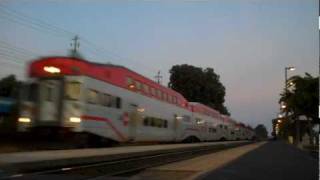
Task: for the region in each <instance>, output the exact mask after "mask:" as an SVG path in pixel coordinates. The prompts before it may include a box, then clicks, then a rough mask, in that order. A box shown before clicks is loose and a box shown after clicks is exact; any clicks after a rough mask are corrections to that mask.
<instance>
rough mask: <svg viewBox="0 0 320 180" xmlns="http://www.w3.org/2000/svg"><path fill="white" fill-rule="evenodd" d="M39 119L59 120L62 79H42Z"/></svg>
mask: <svg viewBox="0 0 320 180" xmlns="http://www.w3.org/2000/svg"><path fill="white" fill-rule="evenodd" d="M39 88H40V91H39V93H40V94H39V121H41V122H48V123H50V122H58V121H59V115H60V114H61V112H60V110H61V104H60V102H61V101H62V99H61V98H62V96H61V93H62V91H61V89H62V80H40V84H39Z"/></svg>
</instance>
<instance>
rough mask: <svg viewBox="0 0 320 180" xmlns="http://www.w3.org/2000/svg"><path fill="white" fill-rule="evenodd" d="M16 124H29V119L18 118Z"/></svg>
mask: <svg viewBox="0 0 320 180" xmlns="http://www.w3.org/2000/svg"><path fill="white" fill-rule="evenodd" d="M18 122H20V123H30V122H31V119H30V118H27V117H19V118H18Z"/></svg>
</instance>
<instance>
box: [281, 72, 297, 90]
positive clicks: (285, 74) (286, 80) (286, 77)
mask: <svg viewBox="0 0 320 180" xmlns="http://www.w3.org/2000/svg"><path fill="white" fill-rule="evenodd" d="M294 70H296V68H295V67H285V68H284V77H285V93H286V94H287V93H288V71H294Z"/></svg>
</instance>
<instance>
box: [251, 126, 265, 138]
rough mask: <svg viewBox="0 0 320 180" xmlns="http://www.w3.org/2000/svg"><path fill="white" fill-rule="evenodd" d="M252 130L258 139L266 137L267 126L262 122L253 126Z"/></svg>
mask: <svg viewBox="0 0 320 180" xmlns="http://www.w3.org/2000/svg"><path fill="white" fill-rule="evenodd" d="M254 131H255V133H256V137H257V138H258V139H260V140H263V139H267V138H268V131H267V128H266V127H265V126H264V125H263V124H259V125H257V127H256V128H254Z"/></svg>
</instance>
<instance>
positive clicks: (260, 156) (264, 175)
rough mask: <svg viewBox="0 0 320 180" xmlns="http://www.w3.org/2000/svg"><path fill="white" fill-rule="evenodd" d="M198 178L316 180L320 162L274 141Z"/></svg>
mask: <svg viewBox="0 0 320 180" xmlns="http://www.w3.org/2000/svg"><path fill="white" fill-rule="evenodd" d="M198 179H202V180H211V179H215V180H233V179H236V180H257V179H259V180H318V179H319V162H318V160H317V159H316V158H314V157H312V156H311V155H310V154H309V153H308V152H306V151H302V150H300V149H298V148H296V147H294V146H293V145H289V144H286V143H284V142H282V141H273V142H269V143H267V144H265V145H263V146H261V147H260V148H257V149H255V150H253V151H251V152H250V153H248V154H245V155H244V156H242V157H240V158H239V159H237V160H236V161H234V162H232V163H230V164H228V165H226V166H224V167H222V168H220V169H217V170H214V171H210V172H208V173H206V174H204V175H203V176H201V177H199V178H198Z"/></svg>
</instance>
